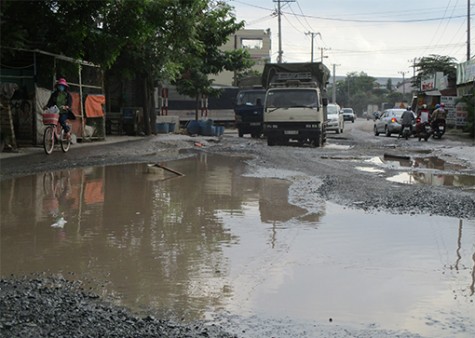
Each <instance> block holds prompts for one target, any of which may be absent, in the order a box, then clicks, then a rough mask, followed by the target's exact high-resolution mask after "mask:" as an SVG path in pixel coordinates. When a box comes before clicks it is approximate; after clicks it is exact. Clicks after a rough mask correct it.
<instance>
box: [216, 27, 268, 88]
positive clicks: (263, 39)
mask: <svg viewBox="0 0 475 338" xmlns="http://www.w3.org/2000/svg"><path fill="white" fill-rule="evenodd" d="M240 48H245V49H247V50H248V51H249V54H250V55H251V58H252V60H253V61H254V63H255V64H254V66H253V67H252V68H251V70H254V71H257V72H259V73H262V71H263V70H264V65H265V64H266V63H268V62H270V59H271V33H270V29H267V30H262V29H243V30H239V31H237V32H236V33H235V34H234V35H233V36H231V37H230V38H229V40H228V42H227V43H226V44H225V45H223V46H222V47H221V50H223V51H231V50H235V49H240ZM210 78H211V79H213V80H214V84H215V85H216V86H219V87H226V86H235V85H236V81H235V74H234V72H230V71H224V72H221V73H219V74H217V75H214V76H210Z"/></svg>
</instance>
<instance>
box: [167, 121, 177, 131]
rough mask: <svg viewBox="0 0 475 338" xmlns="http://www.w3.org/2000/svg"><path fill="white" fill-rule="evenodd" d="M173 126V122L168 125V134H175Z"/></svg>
mask: <svg viewBox="0 0 475 338" xmlns="http://www.w3.org/2000/svg"><path fill="white" fill-rule="evenodd" d="M175 125H176V123H173V122H170V123H168V131H169V132H170V133H174V132H175Z"/></svg>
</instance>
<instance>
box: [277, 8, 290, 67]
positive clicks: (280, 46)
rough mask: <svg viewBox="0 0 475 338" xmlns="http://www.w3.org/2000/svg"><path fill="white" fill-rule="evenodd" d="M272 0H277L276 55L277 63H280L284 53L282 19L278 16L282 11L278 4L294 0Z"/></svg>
mask: <svg viewBox="0 0 475 338" xmlns="http://www.w3.org/2000/svg"><path fill="white" fill-rule="evenodd" d="M274 2H277V19H278V23H279V56H277V63H282V54H283V53H284V52H283V51H282V21H281V19H280V16H281V15H282V11H281V10H280V9H281V6H280V4H281V3H282V2H284V3H288V2H295V0H274Z"/></svg>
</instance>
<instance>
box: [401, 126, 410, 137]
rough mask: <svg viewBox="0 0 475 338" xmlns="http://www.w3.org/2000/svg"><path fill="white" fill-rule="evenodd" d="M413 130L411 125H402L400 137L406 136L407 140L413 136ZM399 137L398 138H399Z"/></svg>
mask: <svg viewBox="0 0 475 338" xmlns="http://www.w3.org/2000/svg"><path fill="white" fill-rule="evenodd" d="M411 134H412V130H411V127H410V126H402V129H401V133H400V134H399V137H404V138H405V139H406V140H407V139H408V138H409V136H411ZM399 137H398V138H399Z"/></svg>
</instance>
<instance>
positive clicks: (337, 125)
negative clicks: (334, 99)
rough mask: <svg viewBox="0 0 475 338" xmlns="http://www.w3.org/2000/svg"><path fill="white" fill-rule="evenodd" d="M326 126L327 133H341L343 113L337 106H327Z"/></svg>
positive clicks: (343, 122) (331, 104) (343, 123)
mask: <svg viewBox="0 0 475 338" xmlns="http://www.w3.org/2000/svg"><path fill="white" fill-rule="evenodd" d="M327 115H328V124H327V131H335V133H337V134H339V133H343V128H344V126H345V121H344V120H343V112H342V111H341V108H340V106H339V105H337V104H334V103H330V104H328V106H327Z"/></svg>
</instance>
